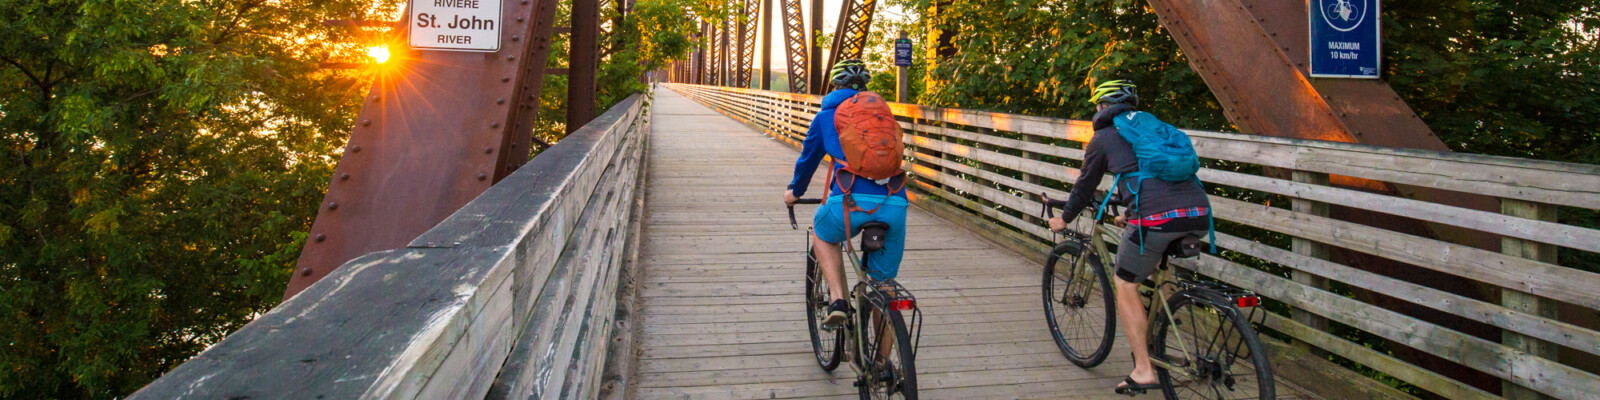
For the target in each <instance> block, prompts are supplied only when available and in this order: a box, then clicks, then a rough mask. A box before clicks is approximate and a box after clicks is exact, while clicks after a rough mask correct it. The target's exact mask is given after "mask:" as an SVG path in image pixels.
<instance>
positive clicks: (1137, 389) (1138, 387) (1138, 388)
mask: <svg viewBox="0 0 1600 400" xmlns="http://www.w3.org/2000/svg"><path fill="white" fill-rule="evenodd" d="M1122 382H1123V383H1127V384H1128V385H1127V386H1119V387H1117V389H1116V392H1117V394H1125V395H1129V396H1133V395H1140V394H1144V393H1145V391H1147V390H1150V389H1160V388H1161V381H1159V380H1157V381H1156V383H1139V382H1134V381H1133V376H1128V377H1126V378H1122Z"/></svg>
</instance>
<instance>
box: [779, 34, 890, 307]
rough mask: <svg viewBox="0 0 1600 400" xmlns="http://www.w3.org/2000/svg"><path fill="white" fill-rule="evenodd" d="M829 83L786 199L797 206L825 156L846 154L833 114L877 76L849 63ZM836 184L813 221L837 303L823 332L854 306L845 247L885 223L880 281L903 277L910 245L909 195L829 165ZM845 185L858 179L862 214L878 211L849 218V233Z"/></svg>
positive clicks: (855, 191) (870, 269) (876, 265)
mask: <svg viewBox="0 0 1600 400" xmlns="http://www.w3.org/2000/svg"><path fill="white" fill-rule="evenodd" d="M828 76H829V77H830V79H829V82H830V83H831V84H832V85H833V87H834V90H833V92H830V93H828V95H827V96H824V97H823V98H822V111H818V112H817V115H816V117H814V118H813V119H812V120H811V128H810V129H809V130H807V131H806V139H805V141H803V142H802V143H801V146H800V147H801V148H800V159H799V160H797V161H795V164H794V180H793V181H790V182H789V190H788V191H785V192H784V193H783V202H784V203H786V204H790V205H793V204H794V202H795V201H796V200H798V199H799V198H800V196H804V195H805V194H806V187H807V186H810V185H811V175H812V174H813V173H815V172H816V171H817V166H818V164H821V162H822V156H824V155H826V156H828V157H830V158H831V159H833V160H843V159H845V158H844V150H843V148H841V147H840V146H839V131H838V130H837V129H836V128H835V127H834V119H833V117H834V111H835V110H836V109H837V108H838V107H839V104H840V103H843V102H844V101H845V100H847V99H849V98H850V97H851V96H855V95H856V93H858V92H859V91H861V90H862V89H865V88H866V87H867V82H869V81H871V80H872V75H871V74H870V73H868V72H867V68H866V64H865V63H862V62H861V61H860V60H845V61H841V62H839V63H838V64H836V65H834V67H833V70H832V71H831V72H830V73H829V74H828ZM829 164H830V166H829V168H832V169H833V170H832V173H833V174H832V175H833V176H835V177H836V178H835V181H834V182H829V183H828V184H829V189H828V193H829V194H830V196H829V197H828V199H827V201H825V202H824V203H823V205H822V206H821V207H818V208H817V213H816V216H814V217H813V218H812V226H813V229H814V230H815V231H816V237H815V239H813V240H812V249H814V250H813V251H814V252H815V256H816V258H817V264H818V265H819V266H820V267H821V268H822V274H823V277H824V278H825V279H827V281H828V289H829V296H830V298H831V299H832V300H833V301H832V302H831V303H830V304H829V306H828V318H827V319H826V320H824V321H823V326H826V327H830V328H836V327H838V326H839V325H840V324H843V323H844V321H845V318H846V311H847V310H848V305H849V302H847V301H845V289H846V287H845V284H844V259H843V258H842V255H841V254H840V250H839V248H840V244H841V243H844V241H846V240H849V239H850V237H851V236H853V235H854V234H855V233H856V231H857V230H859V229H860V228H861V225H862V224H865V223H868V222H874V221H881V222H883V223H886V224H889V232H888V235H887V237H885V238H884V244H883V249H882V250H878V251H877V252H874V253H872V254H871V256H870V257H867V266H866V267H867V274H868V275H870V276H871V277H872V279H876V280H880V281H881V280H888V279H894V277H895V276H896V275H897V274H898V273H899V271H900V258H901V255H902V254H903V252H904V250H905V243H906V230H905V226H906V206H907V205H908V203H907V202H906V193H905V191H904V190H900V191H898V192H896V193H890V191H889V187H888V186H886V184H885V183H884V182H875V181H873V180H871V179H867V178H862V177H858V176H855V175H852V174H844V175H840V170H841V169H842V168H844V165H843V164H840V163H838V162H837V161H834V162H830V163H829ZM840 179H854V180H855V181H854V183H853V185H854V186H850V188H851V189H850V192H851V197H853V198H854V199H855V201H856V203H857V204H858V205H859V206H860V208H863V209H867V210H872V209H874V208H876V209H877V210H876V211H875V212H872V213H867V212H862V211H856V212H851V213H850V225H851V226H850V229H849V231H848V232H846V230H845V226H844V221H845V219H844V215H843V213H844V211H843V207H842V206H840V204H839V203H840V202H841V200H840V197H842V195H840V194H839V193H840V192H841V191H842V187H841V186H840V184H839V182H837V181H838V180H840Z"/></svg>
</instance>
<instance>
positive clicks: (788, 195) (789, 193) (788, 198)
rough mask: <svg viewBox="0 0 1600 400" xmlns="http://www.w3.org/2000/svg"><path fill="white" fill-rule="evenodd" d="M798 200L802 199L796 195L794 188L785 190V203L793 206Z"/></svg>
mask: <svg viewBox="0 0 1600 400" xmlns="http://www.w3.org/2000/svg"><path fill="white" fill-rule="evenodd" d="M796 201H800V198H799V197H794V189H789V190H785V191H783V204H787V205H790V206H793V205H794V202H796Z"/></svg>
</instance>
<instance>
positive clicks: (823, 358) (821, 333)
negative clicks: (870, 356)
mask: <svg viewBox="0 0 1600 400" xmlns="http://www.w3.org/2000/svg"><path fill="white" fill-rule="evenodd" d="M805 285H806V330H808V331H810V332H811V350H812V352H813V353H815V354H816V356H817V365H818V366H821V367H822V370H823V371H833V369H834V368H838V367H839V356H840V353H842V352H843V350H844V347H843V346H840V345H839V342H841V339H842V338H843V337H844V331H845V330H844V329H835V330H832V331H829V330H825V329H822V321H824V320H826V319H828V303H829V302H828V297H829V296H828V290H829V289H828V280H827V279H823V277H822V268H821V267H820V266H818V265H817V258H816V256H815V255H813V254H812V253H811V236H810V235H806V281H805Z"/></svg>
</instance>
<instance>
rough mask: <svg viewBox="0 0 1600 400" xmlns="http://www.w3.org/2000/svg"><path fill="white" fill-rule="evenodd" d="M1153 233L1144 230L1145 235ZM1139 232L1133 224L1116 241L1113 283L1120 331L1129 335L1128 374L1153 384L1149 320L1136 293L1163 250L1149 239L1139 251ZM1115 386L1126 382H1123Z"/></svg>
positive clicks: (1154, 371)
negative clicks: (1130, 355)
mask: <svg viewBox="0 0 1600 400" xmlns="http://www.w3.org/2000/svg"><path fill="white" fill-rule="evenodd" d="M1153 233H1154V232H1149V231H1145V232H1144V234H1145V235H1147V236H1146V239H1148V238H1149V236H1148V235H1151V234H1153ZM1139 234H1140V231H1139V229H1138V228H1135V227H1132V226H1129V227H1127V229H1125V230H1124V231H1123V233H1122V242H1121V243H1120V244H1118V245H1117V264H1116V265H1117V273H1116V276H1117V278H1116V279H1114V280H1112V284H1115V285H1117V310H1116V312H1117V321H1119V322H1121V323H1122V333H1123V334H1124V335H1125V336H1126V337H1127V338H1128V346H1129V347H1132V348H1133V372H1131V373H1129V374H1128V377H1129V378H1132V379H1133V381H1134V382H1136V383H1139V384H1152V383H1156V381H1157V379H1156V370H1155V368H1154V367H1152V366H1151V365H1150V347H1149V343H1150V338H1149V332H1147V331H1146V330H1145V328H1146V327H1148V326H1150V321H1149V319H1148V318H1146V317H1145V310H1144V302H1143V301H1141V300H1140V297H1139V284H1140V283H1143V282H1144V280H1145V279H1149V278H1150V274H1151V273H1153V272H1155V270H1156V265H1157V264H1159V263H1160V262H1161V254H1162V251H1161V250H1158V248H1156V247H1154V246H1152V245H1153V244H1154V241H1151V242H1147V243H1145V245H1146V247H1145V249H1144V251H1143V254H1141V252H1140V250H1139V240H1140V238H1139V237H1138V235H1139ZM1160 249H1165V247H1161V248H1160ZM1118 386H1119V387H1121V386H1126V383H1124V384H1120V385H1118Z"/></svg>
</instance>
